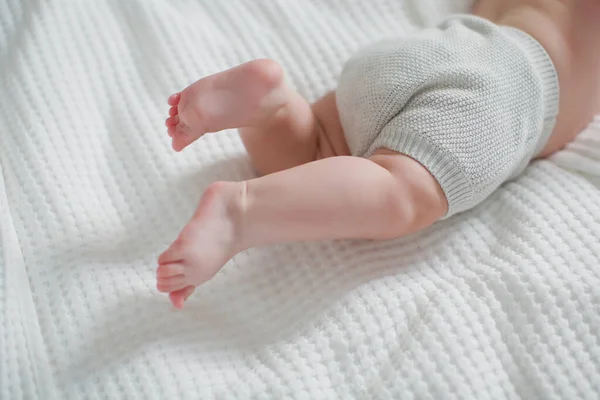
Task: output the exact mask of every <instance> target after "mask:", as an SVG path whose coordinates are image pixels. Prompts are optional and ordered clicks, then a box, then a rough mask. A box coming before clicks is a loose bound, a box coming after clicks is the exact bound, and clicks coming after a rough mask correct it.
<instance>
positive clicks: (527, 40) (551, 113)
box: [500, 26, 559, 158]
mask: <svg viewBox="0 0 600 400" xmlns="http://www.w3.org/2000/svg"><path fill="white" fill-rule="evenodd" d="M500 29H501V30H502V31H503V33H504V34H505V35H506V36H507V37H508V38H509V39H511V40H513V41H514V42H515V43H516V44H517V45H518V46H519V47H520V48H522V49H523V50H524V52H525V55H526V56H527V58H528V59H529V60H530V62H531V65H532V67H533V69H534V70H535V71H536V73H537V75H538V76H539V78H540V82H541V85H542V96H543V99H542V101H543V104H544V125H543V128H542V132H541V133H540V137H539V138H538V142H537V143H536V146H535V152H534V153H533V155H532V158H533V157H535V156H537V155H538V154H539V153H540V152H541V151H542V150H543V149H544V147H545V146H546V143H547V142H548V139H549V138H550V135H551V134H552V131H553V130H554V126H555V125H556V115H557V114H558V105H559V83H558V74H557V72H556V68H555V67H554V63H553V62H552V59H551V58H550V56H549V55H548V53H547V52H546V50H545V49H544V47H543V46H542V45H541V44H540V43H539V42H538V41H537V40H535V39H534V38H533V37H531V36H530V35H529V34H527V33H525V32H523V31H521V30H519V29H517V28H513V27H509V26H501V27H500Z"/></svg>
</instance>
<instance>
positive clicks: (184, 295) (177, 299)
mask: <svg viewBox="0 0 600 400" xmlns="http://www.w3.org/2000/svg"><path fill="white" fill-rule="evenodd" d="M195 290H196V288H195V287H193V286H186V287H184V288H183V289H179V290H176V291H174V292H171V293H169V299H171V303H173V305H174V306H175V308H178V309H182V308H183V303H185V301H186V300H187V299H188V297H190V296H191V295H192V294H193V293H194V291H195Z"/></svg>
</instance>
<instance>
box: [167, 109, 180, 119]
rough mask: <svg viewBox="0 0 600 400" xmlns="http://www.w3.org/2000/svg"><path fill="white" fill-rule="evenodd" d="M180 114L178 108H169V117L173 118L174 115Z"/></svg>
mask: <svg viewBox="0 0 600 400" xmlns="http://www.w3.org/2000/svg"><path fill="white" fill-rule="evenodd" d="M178 112H179V111H178V109H177V107H171V108H169V116H171V117H172V116H173V115H177V113H178Z"/></svg>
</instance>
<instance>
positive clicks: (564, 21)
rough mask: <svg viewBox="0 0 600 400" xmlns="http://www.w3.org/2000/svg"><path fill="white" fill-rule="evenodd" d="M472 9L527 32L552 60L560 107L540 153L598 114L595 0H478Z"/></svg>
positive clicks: (599, 14)
mask: <svg viewBox="0 0 600 400" xmlns="http://www.w3.org/2000/svg"><path fill="white" fill-rule="evenodd" d="M473 13H474V14H476V15H478V16H481V17H483V18H486V19H489V20H491V21H493V22H495V23H496V24H499V25H508V26H512V27H515V28H517V29H520V30H522V31H524V32H526V33H528V34H529V35H531V36H532V37H534V38H535V39H536V40H537V41H538V42H539V43H540V44H541V45H542V46H543V47H544V48H545V49H546V51H547V52H548V54H549V56H550V58H551V59H552V61H553V63H554V64H555V67H556V70H557V73H558V76H559V81H560V110H559V114H558V117H557V123H556V127H555V129H554V132H553V134H552V137H551V139H550V141H549V142H548V144H547V146H546V148H545V151H544V152H543V154H542V155H543V156H545V155H548V154H551V153H553V152H555V151H557V150H558V149H560V148H562V147H564V145H565V144H567V143H568V142H570V141H572V140H573V138H574V137H575V136H576V135H577V133H579V132H580V131H581V130H582V129H583V128H585V126H586V125H587V124H588V123H589V122H590V121H591V119H592V118H593V116H594V115H596V114H600V48H599V45H598V43H599V42H600V1H599V0H480V1H479V2H478V3H477V4H476V6H475V8H474V10H473Z"/></svg>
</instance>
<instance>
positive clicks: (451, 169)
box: [365, 120, 473, 219]
mask: <svg viewBox="0 0 600 400" xmlns="http://www.w3.org/2000/svg"><path fill="white" fill-rule="evenodd" d="M380 148H386V149H390V150H393V151H399V152H401V153H402V154H405V155H407V156H409V157H411V158H413V159H415V160H416V161H418V162H419V163H420V164H421V165H423V166H424V167H425V168H426V169H427V170H428V171H429V173H431V175H433V177H434V178H435V179H436V180H437V182H438V184H439V185H440V186H441V188H442V190H443V191H444V194H445V195H446V199H447V201H448V212H447V213H446V216H444V217H443V218H442V219H446V218H449V217H451V216H452V215H454V214H457V213H459V212H462V211H465V210H467V209H469V208H470V207H471V205H472V202H473V191H472V184H471V182H470V181H469V180H468V179H467V177H466V176H465V174H464V173H463V171H462V170H461V169H460V168H459V167H458V163H457V162H456V161H455V160H454V159H453V157H452V155H451V154H449V153H448V152H446V151H444V150H442V149H439V148H437V146H435V145H434V144H433V143H431V142H429V141H428V140H427V138H425V137H423V135H419V134H417V133H415V132H403V131H402V129H401V128H400V127H398V126H396V124H394V121H393V120H392V121H391V122H390V123H388V124H387V125H386V126H385V128H383V130H382V131H381V134H379V136H378V137H377V139H375V141H374V142H373V144H372V145H371V147H370V148H369V150H368V151H367V153H366V154H365V157H369V156H371V155H372V154H373V152H374V151H375V150H377V149H380Z"/></svg>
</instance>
